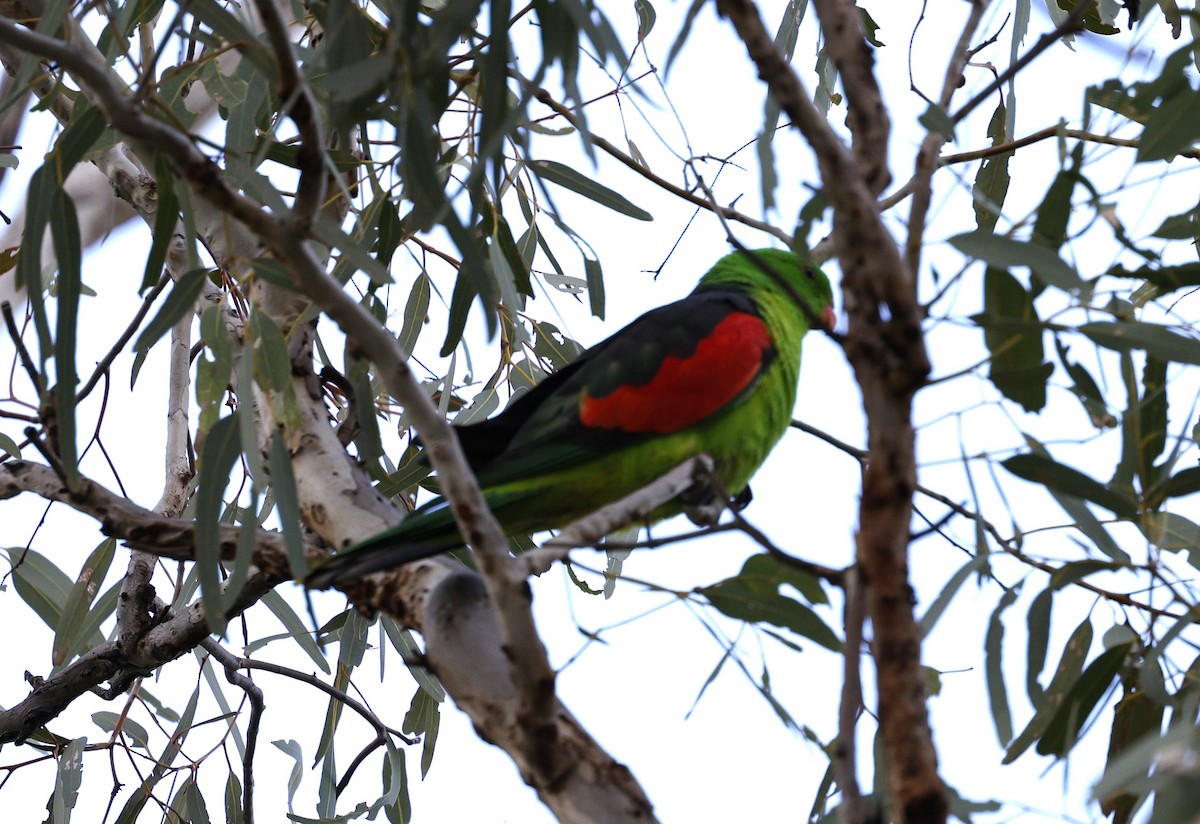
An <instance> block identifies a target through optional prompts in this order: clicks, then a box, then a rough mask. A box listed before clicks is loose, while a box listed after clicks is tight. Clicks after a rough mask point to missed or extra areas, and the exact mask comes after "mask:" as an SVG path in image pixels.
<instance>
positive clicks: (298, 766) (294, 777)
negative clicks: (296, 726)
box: [271, 738, 304, 812]
mask: <svg viewBox="0 0 1200 824" xmlns="http://www.w3.org/2000/svg"><path fill="white" fill-rule="evenodd" d="M271 743H272V744H273V745H274V746H275V747H277V748H278V749H279V751H280V752H282V753H284V754H285V755H288V756H290V757H291V759H292V770H291V772H290V773H289V774H288V781H287V790H288V796H287V804H288V812H291V811H292V801H293V800H294V799H295V797H296V790H298V789H299V788H300V779H301V778H302V777H303V776H304V751H303V750H302V749H301V748H300V745H299V744H298V743H296V739H294V738H289V739H288V740H287V741H283V740H277V741H272V742H271Z"/></svg>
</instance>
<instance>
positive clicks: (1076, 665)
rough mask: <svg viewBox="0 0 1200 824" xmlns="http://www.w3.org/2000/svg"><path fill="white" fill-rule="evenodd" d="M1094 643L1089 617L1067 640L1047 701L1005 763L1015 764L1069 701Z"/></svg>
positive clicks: (1014, 745) (1018, 738)
mask: <svg viewBox="0 0 1200 824" xmlns="http://www.w3.org/2000/svg"><path fill="white" fill-rule="evenodd" d="M1091 644H1092V624H1091V621H1090V620H1089V619H1087V618H1085V619H1084V620H1083V622H1082V623H1080V625H1079V626H1077V627H1076V628H1075V631H1074V632H1072V633H1071V637H1070V638H1069V639H1068V640H1067V644H1066V646H1065V647H1063V653H1062V657H1061V658H1060V659H1059V662H1058V667H1057V668H1056V669H1055V671H1054V677H1053V678H1052V679H1051V680H1050V685H1049V686H1048V687H1046V692H1045V696H1044V701H1043V703H1042V704H1041V705H1040V706H1039V707H1038V709H1037V711H1036V712H1035V713H1034V715H1033V718H1031V719H1030V721H1029V724H1028V725H1026V727H1025V729H1023V730H1022V731H1021V733H1020V735H1018V736H1017V737H1016V738H1015V739H1013V742H1012V744H1010V745H1009V747H1008V750H1007V751H1006V752H1005V754H1004V760H1003V761H1002V762H1001V763H1003V764H1011V763H1012V762H1013V761H1015V760H1016V759H1017V758H1019V757H1020V755H1021V753H1023V752H1025V750H1027V749H1029V745H1030V744H1032V743H1033V742H1034V741H1038V740H1040V739H1041V737H1042V735H1043V734H1045V732H1046V730H1047V729H1049V727H1050V724H1051V722H1052V721H1053V720H1054V719H1055V716H1056V715H1057V713H1058V710H1059V708H1060V707H1062V706H1063V704H1064V702H1066V701H1067V698H1068V695H1070V694H1071V692H1072V690H1073V689H1074V687H1075V685H1076V684H1077V683H1078V681H1079V675H1080V672H1081V671H1082V670H1083V662H1084V661H1085V660H1086V659H1087V653H1088V648H1089V647H1090V646H1091Z"/></svg>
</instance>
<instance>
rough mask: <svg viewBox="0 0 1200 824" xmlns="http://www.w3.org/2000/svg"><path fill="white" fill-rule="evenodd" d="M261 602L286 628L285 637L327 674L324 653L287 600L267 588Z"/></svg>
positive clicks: (328, 670)
mask: <svg viewBox="0 0 1200 824" xmlns="http://www.w3.org/2000/svg"><path fill="white" fill-rule="evenodd" d="M262 602H263V604H264V605H266V607H267V609H269V610H271V613H272V614H273V615H274V616H275V617H276V618H278V619H279V623H281V624H283V628H284V629H285V630H287V633H286V635H287V637H288V638H291V639H292V640H293V641H295V642H296V643H297V644H298V645H299V647H300V649H302V650H304V652H305V654H306V655H307V656H308V657H309V658H310V659H311V660H312V662H313V664H315V665H316V667H317V669H319V670H321V672H323V673H325V674H326V675H328V674H329V673H330V672H331V670H330V668H329V662H328V661H326V660H325V654H324V653H323V652H322V651H321V648H320V647H319V646H318V645H317V642H316V640H314V639H313V635H312V633H311V632H310V631H309V629H308V625H307V624H306V623H305V622H304V620H303V619H302V618H301V617H300V616H299V615H297V614H296V611H295V610H294V609H292V608H291V606H289V605H288V602H287V601H285V600H284V599H283V596H282V595H280V594H279V593H278V592H277V591H276V590H273V589H272V590H268V591H267V592H266V594H264V595H263V597H262Z"/></svg>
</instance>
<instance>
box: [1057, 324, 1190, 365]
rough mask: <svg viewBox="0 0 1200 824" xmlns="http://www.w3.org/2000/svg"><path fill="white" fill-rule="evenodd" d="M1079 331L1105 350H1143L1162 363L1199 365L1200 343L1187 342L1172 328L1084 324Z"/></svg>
mask: <svg viewBox="0 0 1200 824" xmlns="http://www.w3.org/2000/svg"><path fill="white" fill-rule="evenodd" d="M1078 331H1079V332H1082V333H1083V334H1084V335H1087V337H1088V338H1090V339H1091V340H1092V341H1093V342H1094V343H1096V344H1098V345H1100V346H1103V347H1104V348H1105V349H1112V350H1115V351H1117V352H1129V351H1131V350H1133V349H1144V350H1146V352H1147V353H1148V354H1151V355H1154V356H1156V357H1159V358H1162V359H1163V360H1169V361H1176V362H1177V363H1192V364H1200V340H1196V339H1194V338H1185V337H1184V336H1183V335H1180V334H1178V333H1176V332H1174V331H1172V330H1171V327H1169V326H1163V325H1161V324H1157V323H1146V322H1144V321H1134V320H1122V321H1095V322H1093V323H1085V324H1083V325H1082V326H1080V327H1079V329H1078Z"/></svg>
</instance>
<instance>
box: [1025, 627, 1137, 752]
mask: <svg viewBox="0 0 1200 824" xmlns="http://www.w3.org/2000/svg"><path fill="white" fill-rule="evenodd" d="M1132 646H1133V645H1132V644H1121V645H1120V646H1116V647H1113V648H1112V649H1109V650H1106V651H1104V652H1103V653H1101V654H1100V655H1099V656H1097V657H1096V659H1095V660H1094V661H1092V663H1091V664H1089V665H1088V667H1087V669H1086V670H1084V671H1083V674H1082V675H1080V676H1079V680H1078V681H1076V682H1075V684H1074V685H1072V686H1071V688H1070V689H1069V690H1068V691H1067V693H1066V695H1065V696H1064V697H1063V700H1062V702H1061V703H1060V704H1059V706H1058V708H1057V710H1055V712H1054V715H1053V716H1052V717H1051V719H1050V721H1049V723H1048V724H1047V726H1046V731H1045V732H1044V733H1042V737H1041V740H1040V741H1038V745H1037V751H1038V753H1040V754H1041V755H1053V756H1056V757H1058V758H1062V757H1064V756H1065V755H1066V754H1067V753H1068V752H1069V751H1070V749H1071V748H1072V747H1073V746H1075V742H1076V741H1077V740H1078V739H1079V731H1080V730H1081V729H1083V725H1084V724H1085V723H1086V722H1087V720H1088V718H1089V717H1090V716H1091V714H1092V710H1094V709H1095V708H1096V705H1097V704H1098V703H1100V699H1101V698H1103V697H1104V694H1105V693H1106V692H1108V688H1109V687H1110V686H1112V682H1113V679H1114V678H1116V677H1117V675H1118V674H1119V673H1120V671H1121V669H1122V667H1123V666H1124V664H1125V659H1126V658H1128V657H1129V653H1130V650H1131V649H1132Z"/></svg>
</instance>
